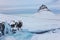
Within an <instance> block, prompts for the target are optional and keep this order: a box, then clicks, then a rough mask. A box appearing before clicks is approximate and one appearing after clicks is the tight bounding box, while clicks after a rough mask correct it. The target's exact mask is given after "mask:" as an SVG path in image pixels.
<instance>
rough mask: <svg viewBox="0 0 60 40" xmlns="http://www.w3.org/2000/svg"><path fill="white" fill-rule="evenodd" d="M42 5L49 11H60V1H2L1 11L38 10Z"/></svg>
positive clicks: (0, 0)
mask: <svg viewBox="0 0 60 40" xmlns="http://www.w3.org/2000/svg"><path fill="white" fill-rule="evenodd" d="M42 4H44V5H47V7H48V8H49V9H52V10H55V11H56V10H60V0H0V11H3V10H15V9H38V8H39V7H40V6H41V5H42Z"/></svg>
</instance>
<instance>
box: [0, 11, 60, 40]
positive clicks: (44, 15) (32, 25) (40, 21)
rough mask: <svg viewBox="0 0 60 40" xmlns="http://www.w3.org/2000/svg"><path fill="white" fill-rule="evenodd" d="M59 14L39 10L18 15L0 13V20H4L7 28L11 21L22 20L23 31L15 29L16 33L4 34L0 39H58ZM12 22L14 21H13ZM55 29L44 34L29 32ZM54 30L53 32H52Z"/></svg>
mask: <svg viewBox="0 0 60 40" xmlns="http://www.w3.org/2000/svg"><path fill="white" fill-rule="evenodd" d="M59 17H60V16H57V15H56V14H54V13H52V12H51V11H45V10H43V11H42V10H41V11H39V12H37V13H35V14H32V15H30V16H20V15H5V14H0V22H5V26H6V28H8V29H10V28H9V25H8V24H7V23H9V24H12V21H13V20H15V21H19V20H20V21H22V22H23V26H22V28H21V29H22V30H23V31H17V32H16V34H9V35H5V36H4V37H2V38H1V40H59V39H60V36H59V35H60V29H59V30H58V28H60V18H59ZM13 24H14V23H13ZM51 29H56V30H55V31H50V32H47V33H44V34H33V33H30V32H37V31H38V32H41V31H45V30H51ZM53 32H55V33H53Z"/></svg>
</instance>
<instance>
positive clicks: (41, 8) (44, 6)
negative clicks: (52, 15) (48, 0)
mask: <svg viewBox="0 0 60 40" xmlns="http://www.w3.org/2000/svg"><path fill="white" fill-rule="evenodd" d="M40 10H45V11H46V10H48V11H49V9H48V7H47V6H46V5H43V4H42V5H41V6H40V8H39V9H38V11H40Z"/></svg>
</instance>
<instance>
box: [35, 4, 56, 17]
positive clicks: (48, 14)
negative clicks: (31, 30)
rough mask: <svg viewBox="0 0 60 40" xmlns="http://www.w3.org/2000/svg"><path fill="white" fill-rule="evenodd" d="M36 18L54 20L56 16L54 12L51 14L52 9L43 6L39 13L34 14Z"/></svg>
mask: <svg viewBox="0 0 60 40" xmlns="http://www.w3.org/2000/svg"><path fill="white" fill-rule="evenodd" d="M34 15H35V16H36V17H40V18H52V17H54V16H55V14H54V13H53V12H51V10H50V9H48V7H47V6H46V5H42V6H41V7H40V8H39V9H38V12H37V13H35V14H34Z"/></svg>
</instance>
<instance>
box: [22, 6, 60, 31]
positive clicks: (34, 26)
mask: <svg viewBox="0 0 60 40" xmlns="http://www.w3.org/2000/svg"><path fill="white" fill-rule="evenodd" d="M23 23H24V25H23V28H24V29H25V28H26V29H28V30H29V31H38V30H39V31H41V30H48V29H52V28H59V27H60V18H59V17H58V16H57V15H56V14H54V13H53V12H51V11H50V10H49V9H48V8H47V7H46V6H45V5H43V7H42V6H41V7H40V11H38V12H37V13H35V14H33V16H31V17H26V18H23Z"/></svg>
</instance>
